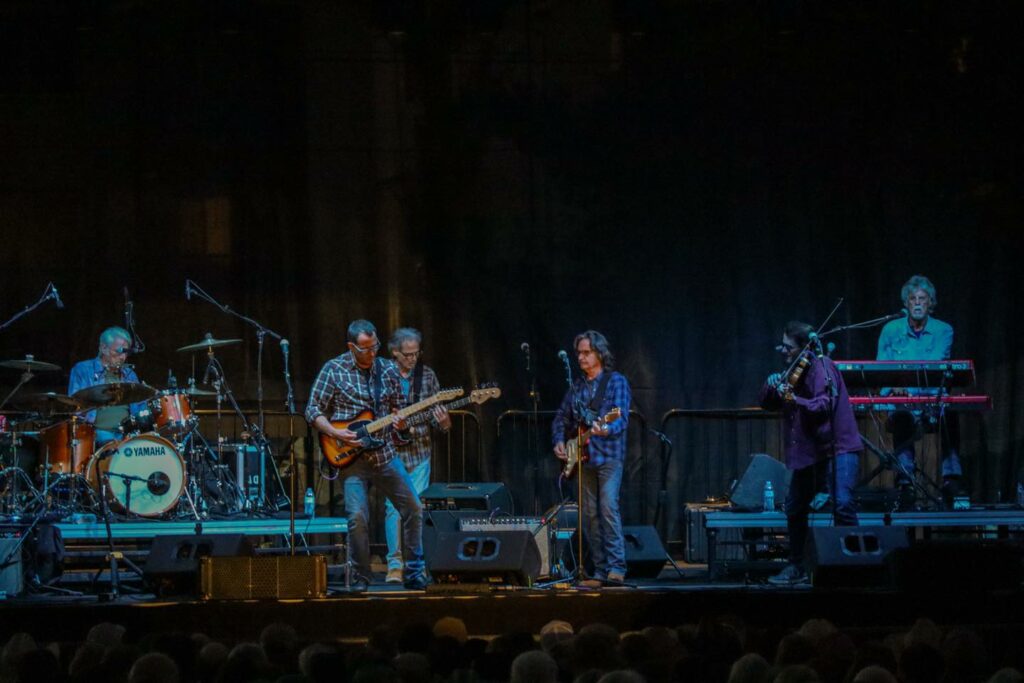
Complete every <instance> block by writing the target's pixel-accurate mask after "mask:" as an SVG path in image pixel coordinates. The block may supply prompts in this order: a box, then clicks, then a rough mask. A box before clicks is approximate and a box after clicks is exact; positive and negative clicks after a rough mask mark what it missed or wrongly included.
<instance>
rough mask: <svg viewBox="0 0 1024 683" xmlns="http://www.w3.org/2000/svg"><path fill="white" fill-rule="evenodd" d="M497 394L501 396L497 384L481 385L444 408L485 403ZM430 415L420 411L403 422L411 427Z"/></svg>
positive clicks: (446, 404) (422, 421)
mask: <svg viewBox="0 0 1024 683" xmlns="http://www.w3.org/2000/svg"><path fill="white" fill-rule="evenodd" d="M499 396H501V389H499V388H498V387H497V386H494V385H490V386H488V385H484V386H481V387H480V388H479V389H474V390H473V391H471V392H470V393H469V396H466V397H465V398H460V399H459V400H457V401H452V402H451V403H445V404H444V407H445V410H455V409H456V408H461V407H462V406H464V405H466V404H467V403H476V404H477V405H480V404H481V403H486V402H487V401H490V400H491V399H492V398H498V397H499ZM430 416H431V413H422V414H420V415H416V416H414V417H411V418H409V419H408V420H406V421H405V424H406V425H408V426H409V427H413V426H415V425H418V424H423V423H424V422H426V421H427V420H429V419H430Z"/></svg>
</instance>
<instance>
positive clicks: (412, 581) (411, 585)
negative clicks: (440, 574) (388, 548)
mask: <svg viewBox="0 0 1024 683" xmlns="http://www.w3.org/2000/svg"><path fill="white" fill-rule="evenodd" d="M402 585H403V586H404V587H405V589H406V590H410V591H423V590H426V589H427V586H429V585H430V578H429V577H428V576H427V573H426V572H423V571H419V572H408V571H407V572H406V574H405V579H404V580H403V581H402Z"/></svg>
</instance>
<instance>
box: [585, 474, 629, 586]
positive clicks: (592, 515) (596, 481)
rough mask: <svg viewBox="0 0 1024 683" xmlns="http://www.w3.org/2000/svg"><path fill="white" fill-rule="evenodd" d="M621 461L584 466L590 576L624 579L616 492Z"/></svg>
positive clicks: (624, 561)
mask: <svg viewBox="0 0 1024 683" xmlns="http://www.w3.org/2000/svg"><path fill="white" fill-rule="evenodd" d="M622 467H623V463H622V461H621V460H612V461H609V462H605V463H602V464H600V465H598V466H596V467H590V466H588V465H584V466H583V467H582V468H581V469H580V472H581V473H582V476H583V506H582V508H583V530H584V531H585V533H586V536H587V544H588V545H589V546H590V558H591V560H592V561H593V563H594V576H595V577H597V578H600V579H606V578H608V574H610V573H612V572H614V573H616V574H622V575H625V573H626V543H625V539H624V538H623V536H622V515H621V513H620V511H619V488H620V487H621V485H622Z"/></svg>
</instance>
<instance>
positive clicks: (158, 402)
mask: <svg viewBox="0 0 1024 683" xmlns="http://www.w3.org/2000/svg"><path fill="white" fill-rule="evenodd" d="M149 405H150V409H151V410H152V411H153V413H154V414H155V415H156V431H158V432H159V433H161V434H173V435H174V436H181V435H182V434H185V433H186V432H188V431H190V430H191V429H192V427H193V426H195V423H196V420H197V419H198V416H196V415H193V414H192V403H191V402H190V401H189V398H188V394H186V393H184V392H180V391H177V390H174V389H168V390H167V391H163V392H161V393H160V395H158V396H157V397H156V398H154V399H152V400H150V402H149Z"/></svg>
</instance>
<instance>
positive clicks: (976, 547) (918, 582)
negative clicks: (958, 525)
mask: <svg viewBox="0 0 1024 683" xmlns="http://www.w3.org/2000/svg"><path fill="white" fill-rule="evenodd" d="M1021 560H1022V551H1021V547H1020V546H1019V545H1017V544H1014V543H1008V542H999V541H988V540H983V539H955V540H953V539H951V540H930V541H918V542H916V543H914V545H912V546H910V547H907V548H903V549H901V550H899V551H897V552H895V553H893V554H892V555H891V556H890V557H889V563H890V565H891V568H892V574H893V578H894V580H895V583H896V588H897V589H898V590H900V591H902V592H907V593H918V594H926V593H927V594H929V595H942V594H950V593H961V594H963V593H985V592H988V591H992V590H1018V589H1020V587H1021V581H1022V580H1024V576H1022V571H1021V569H1022V566H1021Z"/></svg>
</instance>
